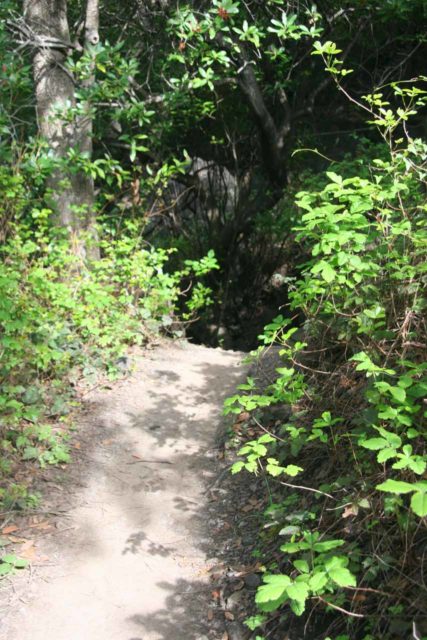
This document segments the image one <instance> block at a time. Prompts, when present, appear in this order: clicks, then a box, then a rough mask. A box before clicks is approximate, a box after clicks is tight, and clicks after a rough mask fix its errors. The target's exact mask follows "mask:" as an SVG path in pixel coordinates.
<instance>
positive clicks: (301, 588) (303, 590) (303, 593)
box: [286, 582, 309, 603]
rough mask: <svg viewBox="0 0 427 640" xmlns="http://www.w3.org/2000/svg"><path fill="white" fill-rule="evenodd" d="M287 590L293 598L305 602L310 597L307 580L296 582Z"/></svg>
mask: <svg viewBox="0 0 427 640" xmlns="http://www.w3.org/2000/svg"><path fill="white" fill-rule="evenodd" d="M286 592H287V594H288V596H289V598H291V599H292V600H297V601H298V602H301V603H304V602H305V601H306V600H307V598H308V594H309V588H308V585H307V584H306V583H305V582H294V583H293V584H291V585H290V586H289V587H288V588H287V589H286Z"/></svg>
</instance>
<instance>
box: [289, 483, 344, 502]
mask: <svg viewBox="0 0 427 640" xmlns="http://www.w3.org/2000/svg"><path fill="white" fill-rule="evenodd" d="M280 484H283V485H284V486H285V487H291V489H302V490H303V491H312V492H313V493H320V494H321V495H322V496H326V497H327V498H331V500H337V498H334V496H331V494H330V493H326V492H325V491H320V489H312V488H311V487H303V486H302V485H299V484H291V483H290V482H280Z"/></svg>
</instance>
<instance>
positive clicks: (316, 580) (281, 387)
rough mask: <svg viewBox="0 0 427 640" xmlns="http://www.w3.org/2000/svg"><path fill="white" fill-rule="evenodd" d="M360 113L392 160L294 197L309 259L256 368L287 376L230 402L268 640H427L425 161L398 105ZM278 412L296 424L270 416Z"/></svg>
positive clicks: (413, 94)
mask: <svg viewBox="0 0 427 640" xmlns="http://www.w3.org/2000/svg"><path fill="white" fill-rule="evenodd" d="M332 49H333V47H331V48H330V50H331V51H332ZM331 55H332V56H335V55H336V54H335V53H333V54H331ZM332 60H333V57H332V58H331V59H330V61H329V63H328V64H329V66H331V65H332V66H333V64H334V63H333V62H332ZM395 91H396V93H397V94H398V95H399V96H401V97H402V98H403V100H404V99H405V98H409V100H410V101H411V100H412V99H413V100H414V102H415V103H418V104H419V99H420V97H421V102H423V101H424V97H423V96H424V95H425V94H424V91H422V90H421V89H416V88H414V87H413V88H409V87H405V88H402V87H399V86H396V88H395ZM366 102H367V103H368V104H369V105H370V108H371V107H372V111H373V114H372V120H374V121H375V124H376V125H377V126H379V127H380V129H381V130H382V132H383V134H384V138H385V141H386V142H388V144H387V145H386V146H385V149H387V148H388V152H386V153H385V154H382V156H381V157H377V158H376V159H374V160H373V161H372V162H371V165H370V167H369V169H367V172H366V174H365V175H364V176H361V175H360V173H359V174H358V175H355V176H354V175H351V172H350V174H349V166H348V165H346V164H343V166H342V167H341V171H340V167H339V166H337V165H335V166H334V171H329V172H327V173H326V176H325V182H324V184H323V185H322V186H321V188H320V189H318V190H314V189H311V190H309V191H302V192H300V193H299V194H298V195H297V199H296V205H297V206H298V208H299V210H300V211H301V217H300V222H299V224H298V225H297V226H296V228H295V239H296V242H298V243H299V244H300V245H302V248H303V250H304V251H305V252H306V255H307V261H306V262H305V264H304V265H303V266H302V268H301V269H300V274H299V276H298V277H297V278H296V279H295V281H294V282H293V285H292V291H291V293H290V299H291V302H290V305H289V308H288V309H287V310H286V316H287V317H286V318H285V317H284V316H283V315H282V316H278V317H277V318H276V319H275V320H274V322H272V323H270V324H269V325H268V326H267V327H266V328H265V330H264V332H263V334H262V335H261V336H260V342H261V346H260V347H259V350H258V351H257V352H255V354H254V356H253V357H254V358H255V361H257V359H260V360H259V361H260V366H261V365H262V362H263V360H268V357H269V350H274V351H276V352H277V350H278V351H279V353H280V356H281V358H282V361H283V364H282V365H281V366H280V367H278V368H277V369H276V371H275V376H274V377H275V381H274V382H273V383H272V384H271V385H270V386H268V387H267V389H266V390H263V389H262V388H261V389H260V388H259V385H258V384H257V379H256V377H251V378H249V379H248V381H247V383H246V384H245V385H242V386H241V387H240V389H241V393H240V394H237V395H234V396H232V397H230V398H229V399H228V400H227V402H226V407H225V411H226V413H231V414H236V415H239V414H240V415H242V413H241V412H242V411H243V412H245V414H244V417H245V419H246V420H247V421H248V425H249V430H250V432H251V433H252V436H251V437H247V438H246V442H244V443H243V446H241V445H242V442H241V437H240V438H239V444H240V449H239V450H238V454H239V456H240V459H239V460H238V461H237V462H236V463H235V464H234V466H233V472H234V473H239V472H241V473H250V474H256V475H261V476H262V477H263V478H264V480H265V491H266V499H268V503H269V505H268V507H267V509H266V510H265V512H264V514H263V516H262V518H260V525H259V527H260V531H259V547H258V549H257V551H256V555H257V558H258V560H260V561H261V562H262V563H263V566H264V575H263V584H262V586H260V587H259V588H258V591H257V594H256V598H255V601H256V604H257V607H258V610H259V614H258V615H255V616H254V617H252V618H250V619H249V620H248V621H247V625H248V626H249V627H250V628H251V629H254V630H258V634H256V632H255V634H254V637H255V635H256V638H257V639H258V640H261V639H264V638H277V637H282V636H281V634H282V635H283V634H285V635H286V632H288V633H289V636H290V637H294V635H293V634H296V636H295V637H310V638H313V637H316V638H322V639H325V640H326V638H327V639H333V640H356V639H357V640H359V639H360V640H362V639H363V640H378V639H379V638H381V639H385V638H388V639H393V640H394V639H396V640H397V638H402V637H407V638H409V637H412V638H415V639H418V638H425V637H427V618H426V609H425V602H426V595H427V593H426V592H427V586H426V576H427V571H426V558H425V551H426V539H427V538H426V537H427V532H426V516H427V479H426V468H427V455H426V416H427V411H426V406H425V398H426V390H427V380H426V368H427V364H426V315H425V312H426V299H425V278H426V261H425V258H426V240H427V237H426V225H425V219H426V206H425V177H426V170H427V167H426V159H427V148H426V146H425V144H424V143H423V142H422V141H421V140H412V139H409V140H403V139H400V140H398V142H397V144H396V143H395V139H394V137H393V134H394V133H395V132H396V130H397V129H398V128H399V126H400V125H401V121H399V118H400V117H402V118H403V119H405V117H406V116H405V114H404V107H401V108H400V109H401V111H400V112H399V113H400V115H399V113H397V112H395V113H393V112H392V110H390V111H388V112H387V118H385V117H383V115H384V111H385V109H384V107H385V106H387V107H388V106H389V105H388V104H387V105H385V103H384V102H383V101H382V96H381V94H377V95H376V96H371V97H368V98H367V100H366ZM406 108H407V110H409V109H410V110H413V109H414V103H412V104H411V106H409V104H406ZM301 316H302V317H303V318H304V322H303V325H302V327H298V326H295V325H294V323H293V321H292V317H294V318H295V319H298V318H301ZM274 405H279V406H280V405H288V406H290V407H291V408H292V413H291V417H290V418H289V419H288V420H283V419H281V420H277V419H274V418H273V419H272V418H269V417H268V415H269V414H268V408H269V407H271V406H274ZM254 433H255V434H256V437H254Z"/></svg>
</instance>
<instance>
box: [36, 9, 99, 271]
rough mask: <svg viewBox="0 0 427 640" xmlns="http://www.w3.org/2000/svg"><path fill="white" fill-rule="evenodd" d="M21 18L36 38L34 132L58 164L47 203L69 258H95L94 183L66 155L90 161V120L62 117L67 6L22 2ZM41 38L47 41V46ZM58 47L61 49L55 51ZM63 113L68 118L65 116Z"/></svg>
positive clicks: (69, 87) (67, 83) (69, 104)
mask: <svg viewBox="0 0 427 640" xmlns="http://www.w3.org/2000/svg"><path fill="white" fill-rule="evenodd" d="M87 14H88V15H87V20H86V32H85V46H86V47H88V46H90V44H96V43H97V42H98V40H99V36H98V22H99V12H98V0H88V4H87ZM24 18H25V21H26V23H27V25H28V26H29V27H30V29H31V30H32V32H33V33H34V34H35V36H37V37H36V39H35V42H34V47H35V52H34V56H33V74H34V83H35V95H36V108H37V120H38V127H39V132H40V134H41V135H42V137H43V138H44V139H45V140H46V141H47V143H48V146H49V148H50V151H51V153H52V156H53V157H54V158H55V160H57V161H59V162H60V163H61V161H63V162H62V163H61V166H59V167H58V168H56V169H55V170H54V171H53V173H52V174H51V176H50V177H49V179H48V183H47V187H48V190H49V201H50V205H51V207H52V209H53V211H54V215H55V218H56V221H57V224H58V225H60V226H61V227H63V228H65V229H66V230H67V231H68V234H69V237H70V241H71V247H72V250H73V252H74V253H76V254H77V255H79V256H80V257H81V258H82V259H83V260H86V259H96V258H97V257H98V256H99V249H98V245H97V235H96V230H95V213H94V201H95V198H94V184H93V179H92V178H91V177H90V176H88V175H87V174H86V173H84V172H83V171H76V170H74V171H73V170H72V169H71V170H70V168H69V166H67V162H66V159H67V154H68V152H69V150H70V149H73V150H74V151H76V152H77V153H82V154H84V155H86V156H87V157H91V155H92V116H91V113H90V109H89V108H87V109H86V110H85V111H86V112H85V113H84V114H83V116H80V117H75V116H72V117H67V115H68V114H69V110H70V108H71V109H72V108H73V107H75V105H76V102H75V96H74V89H75V86H74V78H73V77H72V75H71V74H70V73H69V71H68V70H67V69H66V67H65V63H66V56H67V49H66V48H65V47H64V44H65V45H69V46H70V47H71V46H72V45H71V42H70V33H69V26H68V17H67V0H24ZM46 37H48V38H51V40H49V41H48V44H43V43H41V41H44V43H45V42H46V40H45V39H46ZM56 41H60V43H61V45H62V46H58V47H56V46H55V42H56ZM67 112H68V114H67Z"/></svg>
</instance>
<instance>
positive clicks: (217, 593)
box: [211, 589, 221, 600]
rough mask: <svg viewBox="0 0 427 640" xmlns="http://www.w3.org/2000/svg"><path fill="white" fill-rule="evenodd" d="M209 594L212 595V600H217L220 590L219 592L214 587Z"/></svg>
mask: <svg viewBox="0 0 427 640" xmlns="http://www.w3.org/2000/svg"><path fill="white" fill-rule="evenodd" d="M211 595H212V598H213V599H214V600H219V599H220V597H221V592H220V590H219V589H214V590H213V591H212V592H211Z"/></svg>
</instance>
